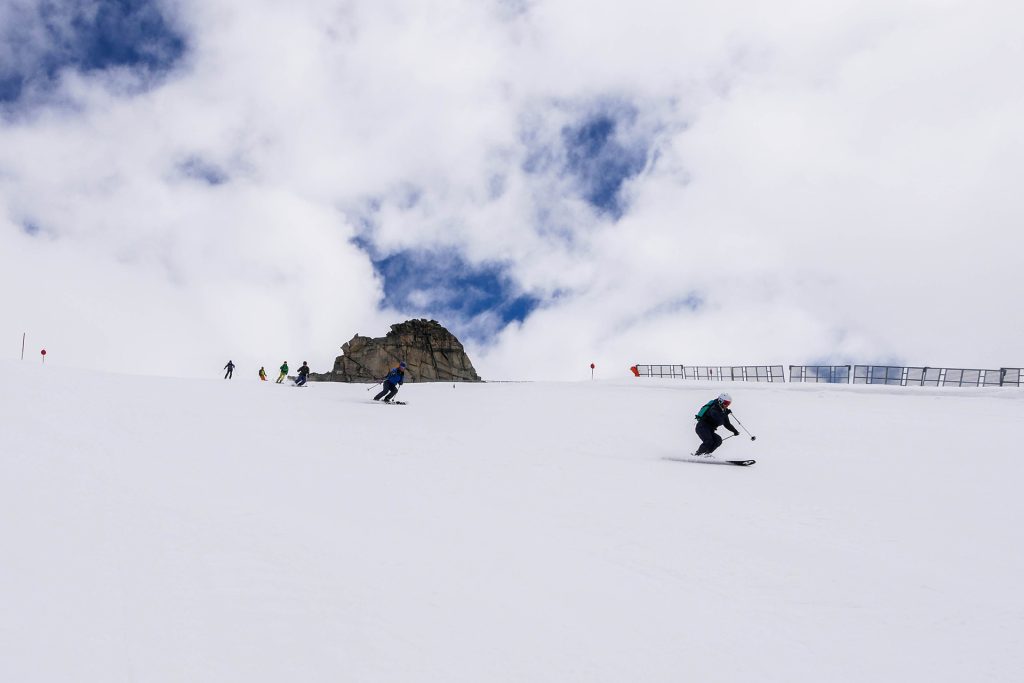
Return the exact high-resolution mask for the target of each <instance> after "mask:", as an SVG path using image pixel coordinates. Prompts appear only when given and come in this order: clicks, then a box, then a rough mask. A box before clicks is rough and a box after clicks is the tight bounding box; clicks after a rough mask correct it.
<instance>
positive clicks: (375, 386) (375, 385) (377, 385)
mask: <svg viewBox="0 0 1024 683" xmlns="http://www.w3.org/2000/svg"><path fill="white" fill-rule="evenodd" d="M381 384H382V383H381V382H377V383H376V384H373V385H371V386H370V388H369V389H367V391H370V389H376V388H377V387H379V386H380V385H381Z"/></svg>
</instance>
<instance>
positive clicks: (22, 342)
mask: <svg viewBox="0 0 1024 683" xmlns="http://www.w3.org/2000/svg"><path fill="white" fill-rule="evenodd" d="M26 334H28V333H27V332H22V333H21V359H22V360H25V335H26Z"/></svg>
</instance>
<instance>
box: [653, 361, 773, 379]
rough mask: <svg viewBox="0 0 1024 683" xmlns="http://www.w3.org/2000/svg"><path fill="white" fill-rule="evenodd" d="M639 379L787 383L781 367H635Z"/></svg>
mask: <svg viewBox="0 0 1024 683" xmlns="http://www.w3.org/2000/svg"><path fill="white" fill-rule="evenodd" d="M633 367H635V368H636V370H637V376H638V377H678V378H679V379H706V380H717V381H721V382H785V381H786V374H785V371H784V369H783V366H781V365H639V364H637V365H635V366H633Z"/></svg>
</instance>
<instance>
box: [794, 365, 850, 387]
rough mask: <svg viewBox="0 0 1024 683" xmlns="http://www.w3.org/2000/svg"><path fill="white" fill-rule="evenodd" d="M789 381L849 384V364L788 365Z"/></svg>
mask: <svg viewBox="0 0 1024 683" xmlns="http://www.w3.org/2000/svg"><path fill="white" fill-rule="evenodd" d="M789 381H790V382H825V383H827V384H849V383H850V366H849V365H790V366H789Z"/></svg>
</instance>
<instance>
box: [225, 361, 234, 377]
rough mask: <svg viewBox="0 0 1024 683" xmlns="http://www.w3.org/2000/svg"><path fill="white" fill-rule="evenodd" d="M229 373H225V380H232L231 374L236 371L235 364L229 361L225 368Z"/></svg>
mask: <svg viewBox="0 0 1024 683" xmlns="http://www.w3.org/2000/svg"><path fill="white" fill-rule="evenodd" d="M224 369H225V370H227V372H225V373H224V379H231V374H232V373H233V372H234V371H235V364H234V363H232V362H231V361H228V364H227V365H225V366H224Z"/></svg>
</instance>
